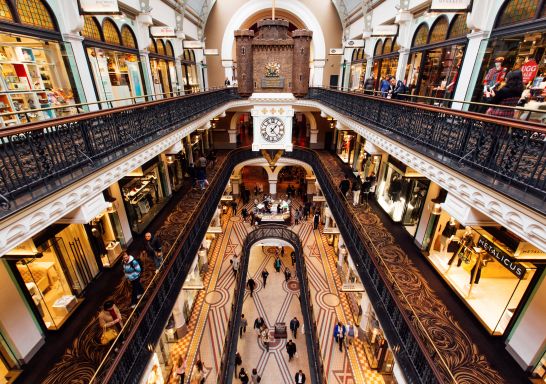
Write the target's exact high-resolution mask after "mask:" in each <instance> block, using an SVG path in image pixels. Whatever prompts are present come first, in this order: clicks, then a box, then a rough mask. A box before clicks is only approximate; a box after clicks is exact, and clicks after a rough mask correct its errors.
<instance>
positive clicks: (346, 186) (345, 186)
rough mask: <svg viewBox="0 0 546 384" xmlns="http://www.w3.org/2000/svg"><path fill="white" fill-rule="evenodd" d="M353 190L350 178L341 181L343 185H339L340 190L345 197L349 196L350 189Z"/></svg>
mask: <svg viewBox="0 0 546 384" xmlns="http://www.w3.org/2000/svg"><path fill="white" fill-rule="evenodd" d="M350 188H351V182H350V181H349V178H348V177H347V175H345V177H344V178H343V180H341V183H339V190H340V191H341V193H342V195H343V196H347V192H349V189H350Z"/></svg>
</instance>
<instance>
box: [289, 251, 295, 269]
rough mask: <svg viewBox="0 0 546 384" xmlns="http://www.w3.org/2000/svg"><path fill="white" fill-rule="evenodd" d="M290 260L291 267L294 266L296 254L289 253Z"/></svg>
mask: <svg viewBox="0 0 546 384" xmlns="http://www.w3.org/2000/svg"><path fill="white" fill-rule="evenodd" d="M290 259H291V260H292V266H294V265H296V252H294V251H292V252H291V253H290Z"/></svg>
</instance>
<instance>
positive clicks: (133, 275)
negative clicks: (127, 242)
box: [122, 252, 144, 308]
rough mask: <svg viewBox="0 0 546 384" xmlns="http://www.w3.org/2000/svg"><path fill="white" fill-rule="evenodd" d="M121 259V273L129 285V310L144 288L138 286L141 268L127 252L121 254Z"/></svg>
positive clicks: (134, 304) (140, 285)
mask: <svg viewBox="0 0 546 384" xmlns="http://www.w3.org/2000/svg"><path fill="white" fill-rule="evenodd" d="M122 257H123V273H124V274H125V277H126V278H127V280H129V282H130V283H131V288H132V290H131V308H134V307H135V306H136V303H137V301H138V299H140V296H142V294H143V293H144V288H142V284H140V275H141V274H142V267H141V266H140V263H139V262H138V261H137V260H136V259H135V258H134V257H133V256H131V255H129V254H128V253H127V252H123V253H122Z"/></svg>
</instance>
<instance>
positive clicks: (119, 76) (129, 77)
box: [87, 47, 144, 107]
mask: <svg viewBox="0 0 546 384" xmlns="http://www.w3.org/2000/svg"><path fill="white" fill-rule="evenodd" d="M87 55H88V57H89V63H90V64H91V69H92V72H93V77H94V79H95V84H96V86H97V91H98V93H99V99H100V100H112V99H128V98H130V97H138V96H143V95H144V91H143V86H142V78H141V75H140V62H139V58H138V56H137V55H135V54H132V53H126V52H118V51H113V50H107V49H102V48H94V47H89V48H87ZM112 104H113V106H114V107H119V106H123V105H130V104H132V102H131V100H119V101H115V102H113V103H112Z"/></svg>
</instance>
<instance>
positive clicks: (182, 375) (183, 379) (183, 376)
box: [178, 372, 186, 384]
mask: <svg viewBox="0 0 546 384" xmlns="http://www.w3.org/2000/svg"><path fill="white" fill-rule="evenodd" d="M185 378H186V373H185V372H184V373H183V374H181V375H178V379H179V380H180V381H179V383H180V384H184V381H185Z"/></svg>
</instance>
